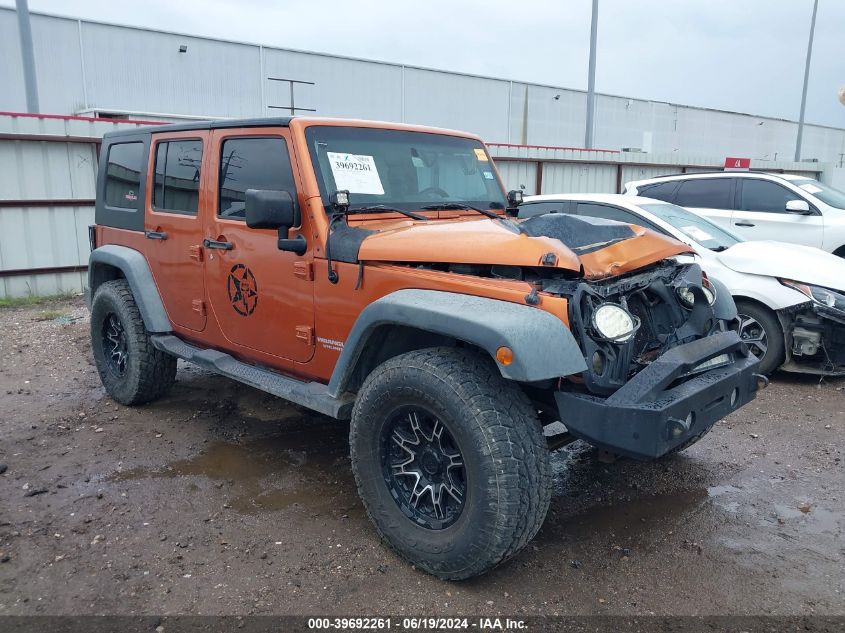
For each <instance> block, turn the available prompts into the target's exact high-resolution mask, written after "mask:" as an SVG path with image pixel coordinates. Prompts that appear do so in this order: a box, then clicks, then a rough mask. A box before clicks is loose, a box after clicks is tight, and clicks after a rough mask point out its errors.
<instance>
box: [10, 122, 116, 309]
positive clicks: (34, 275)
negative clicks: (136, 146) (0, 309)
mask: <svg viewBox="0 0 845 633" xmlns="http://www.w3.org/2000/svg"><path fill="white" fill-rule="evenodd" d="M128 125H130V124H111V123H106V122H96V121H82V120H75V121H70V120H66V119H61V118H43V117H30V116H15V117H8V116H0V297H23V296H28V295H41V296H43V295H54V294H60V293H66V292H80V291H81V290H82V289H83V286H84V283H85V279H86V273H85V267H86V266H87V263H88V253H89V247H88V225H90V224H93V222H94V206H93V201H94V197H95V188H94V186H95V182H96V178H97V151H98V147H99V140H100V138H101V137H102V135H103V134H104V133H105V132H106V131H107V130H110V129H115V128H119V127H127V126H128ZM36 139H43V140H36Z"/></svg>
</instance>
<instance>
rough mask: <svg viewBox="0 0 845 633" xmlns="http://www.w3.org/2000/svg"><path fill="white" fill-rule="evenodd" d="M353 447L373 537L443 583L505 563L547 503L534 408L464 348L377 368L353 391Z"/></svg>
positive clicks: (544, 452) (545, 459)
mask: <svg viewBox="0 0 845 633" xmlns="http://www.w3.org/2000/svg"><path fill="white" fill-rule="evenodd" d="M350 449H351V455H352V469H353V472H354V474H355V481H356V483H357V485H358V492H359V494H360V496H361V498H362V500H363V502H364V506H365V508H366V510H367V513H368V515H369V517H370V519H371V520H372V522H373V524H374V525H375V527H376V529H377V530H378V532H379V534H380V535H381V536H382V538H383V539H384V540H385V541H386V542H387V543H388V544H389V545H390V546H391V547H392V548H393V549H394V550H396V551H397V552H398V553H399V554H400V555H402V556H403V557H405V558H406V559H408V560H409V561H410V562H412V563H413V564H414V565H416V566H417V567H419V568H421V569H423V570H425V571H427V572H429V573H431V574H434V575H435V576H438V577H440V578H443V579H448V580H462V579H465V578H470V577H472V576H477V575H478V574H481V573H484V572H485V571H487V570H489V569H490V568H492V567H494V566H495V565H498V564H499V563H501V562H503V561H505V560H507V559H508V558H509V557H511V556H513V555H514V554H515V553H516V552H518V551H519V550H520V549H521V548H522V547H524V546H525V544H526V543H528V541H529V540H530V539H531V538H532V537H533V536H534V535H535V534H536V532H537V530H539V528H540V526H541V524H542V522H543V520H544V519H545V516H546V512H547V510H548V507H549V498H550V496H551V466H550V463H549V452H548V449H547V448H546V443H545V438H544V437H543V431H542V427H541V425H540V421H539V419H538V418H537V414H536V411H535V409H534V407H533V406H532V405H531V403H530V402H529V400H528V398H527V397H526V396H525V394H524V393H523V392H522V390H521V389H520V388H519V387H518V386H517V385H516V384H514V383H512V382H510V381H507V380H505V379H504V378H502V376H501V375H500V374H499V371H498V370H497V368H496V367H495V365H493V363H492V362H491V361H490V360H489V359H487V358H486V357H483V356H480V355H478V354H475V353H472V352H469V351H466V350H459V349H454V348H432V349H426V350H419V351H414V352H409V353H406V354H402V355H401V356H397V357H395V358H393V359H391V360H388V361H387V362H385V363H383V364H382V365H380V366H379V367H377V368H376V369H375V370H374V371H373V372H372V373H371V374H370V375H369V376H368V377H367V379H366V381H365V382H364V385H363V387H362V388H361V390H360V392H359V393H358V398H357V400H356V403H355V407H354V410H353V413H352V424H351V428H350Z"/></svg>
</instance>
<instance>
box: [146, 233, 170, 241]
mask: <svg viewBox="0 0 845 633" xmlns="http://www.w3.org/2000/svg"><path fill="white" fill-rule="evenodd" d="M144 236H145V237H146V238H147V239H148V240H166V239H167V233H165V232H164V231H144Z"/></svg>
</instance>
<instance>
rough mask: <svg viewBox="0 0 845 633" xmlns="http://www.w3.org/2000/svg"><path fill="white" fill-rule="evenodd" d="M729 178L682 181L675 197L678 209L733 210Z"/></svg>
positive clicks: (730, 180)
mask: <svg viewBox="0 0 845 633" xmlns="http://www.w3.org/2000/svg"><path fill="white" fill-rule="evenodd" d="M732 180H733V179H731V178H696V179H694V180H684V181H683V182H681V186H680V187H679V188H678V193H677V195H676V196H675V200H674V202H675V204H677V205H678V206H680V207H698V208H704V209H733V204H731V184H732Z"/></svg>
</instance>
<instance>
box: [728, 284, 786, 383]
mask: <svg viewBox="0 0 845 633" xmlns="http://www.w3.org/2000/svg"><path fill="white" fill-rule="evenodd" d="M736 309H737V313H738V317H739V328H738V334H739V337H740V338H741V339H742V340H743V342H745V344H746V345H748V349H749V350H751V353H752V354H754V356H756V357H757V358H758V359H760V373H761V374H770V373H772V372H773V371H774V370H776V369H777V368H778V367H780V366H781V365H783V361H784V360H785V344H784V340H783V329H782V328H781V326H780V323H779V322H778V319H777V316H775V313H774V312H772V311H771V310H769V309H768V308H766V307H764V306H762V305H760V304H759V303H754V302H753V301H742V300H740V301H737V302H736Z"/></svg>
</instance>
